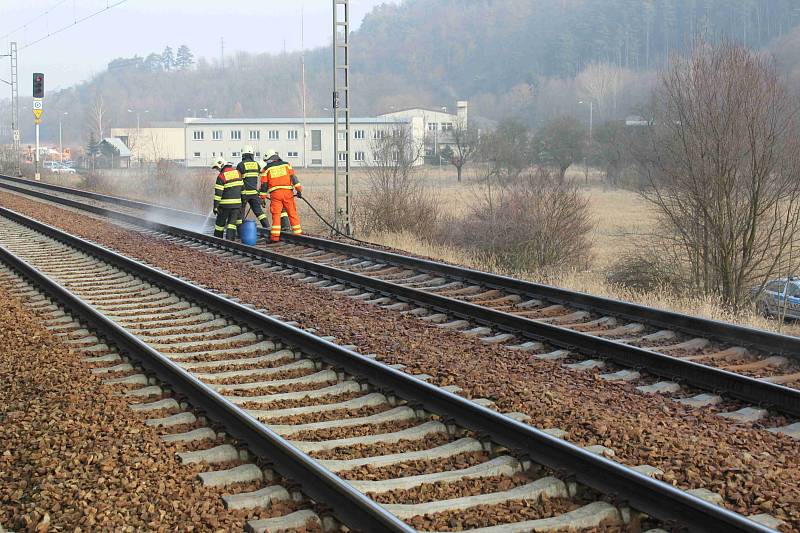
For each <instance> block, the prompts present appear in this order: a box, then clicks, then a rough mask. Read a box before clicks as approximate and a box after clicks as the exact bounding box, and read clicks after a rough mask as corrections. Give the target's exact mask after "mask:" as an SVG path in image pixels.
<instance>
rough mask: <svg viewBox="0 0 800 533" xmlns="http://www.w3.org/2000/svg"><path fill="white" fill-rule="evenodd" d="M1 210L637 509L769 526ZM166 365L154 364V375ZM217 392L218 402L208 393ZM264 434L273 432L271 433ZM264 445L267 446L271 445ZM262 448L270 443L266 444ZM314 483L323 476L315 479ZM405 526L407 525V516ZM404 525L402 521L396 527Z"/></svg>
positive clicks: (734, 527) (221, 413)
mask: <svg viewBox="0 0 800 533" xmlns="http://www.w3.org/2000/svg"><path fill="white" fill-rule="evenodd" d="M0 216H3V217H5V218H7V219H9V220H12V221H14V222H16V223H18V224H20V225H22V226H24V227H27V228H30V229H32V230H34V231H36V232H38V233H41V234H43V235H45V236H48V237H51V238H53V239H55V240H57V241H59V242H61V243H62V244H65V245H67V246H70V247H73V248H75V249H77V250H80V251H81V252H83V253H86V254H88V255H91V256H93V257H96V258H97V259H99V260H101V261H103V262H106V263H108V264H111V265H113V266H115V267H117V268H119V269H121V270H124V271H127V272H129V273H131V274H133V275H135V276H138V277H140V278H142V279H145V280H147V281H148V282H150V283H152V284H154V285H156V286H160V287H162V288H164V289H165V290H168V291H170V292H172V293H174V294H177V295H179V296H181V297H183V298H186V299H187V300H190V301H193V302H195V303H197V304H199V305H202V306H205V307H207V308H209V309H211V310H213V311H215V312H217V313H219V314H221V315H223V316H228V317H231V318H233V319H234V320H236V321H237V322H239V323H243V324H246V325H247V326H248V327H250V328H252V329H254V330H256V331H261V332H264V333H266V334H268V335H271V336H274V337H277V338H279V339H281V340H282V341H283V342H285V343H286V344H288V345H292V346H297V347H298V348H300V349H301V350H302V351H303V352H305V353H307V354H310V355H312V356H314V357H316V358H319V359H321V360H322V361H324V362H325V363H327V364H329V365H331V366H333V367H334V368H337V369H342V370H343V371H345V372H347V373H349V374H351V375H353V376H357V377H362V378H364V379H366V380H367V381H369V382H370V383H372V384H373V385H374V386H376V387H377V388H378V389H379V390H384V391H391V392H392V393H394V394H397V395H398V396H399V397H401V398H404V399H405V400H407V401H409V402H411V403H412V405H418V406H420V407H422V408H424V409H425V410H427V411H429V412H433V413H437V414H439V415H441V416H444V417H446V418H448V419H450V420H452V421H453V422H455V423H456V424H458V425H460V426H462V427H464V428H467V429H470V430H473V431H475V432H477V433H479V434H481V435H486V436H488V437H489V438H491V439H492V441H494V442H496V443H498V444H500V445H502V446H505V447H507V448H508V449H510V450H514V451H515V452H517V453H519V454H520V455H523V456H527V457H529V458H530V459H531V460H532V461H534V462H536V463H538V464H541V465H544V466H546V467H549V468H551V469H553V470H556V471H560V472H565V473H567V474H568V475H570V476H572V477H573V478H574V479H576V480H577V481H578V482H580V483H582V484H584V485H586V486H588V487H591V488H593V489H595V490H597V491H599V492H601V493H604V494H608V495H613V497H614V498H615V499H616V500H617V501H618V502H625V503H627V504H629V505H630V506H631V507H633V508H634V509H636V510H638V511H641V512H644V513H646V514H648V515H650V516H652V517H654V518H656V519H659V520H662V521H666V522H677V523H680V524H683V525H685V526H687V527H689V528H690V530H692V531H714V532H716V531H726V532H738V531H742V532H745V531H747V532H768V531H772V530H771V529H769V528H767V527H765V526H762V525H760V524H757V523H755V522H752V521H751V520H748V519H747V518H746V517H744V516H742V515H739V514H737V513H734V512H731V511H729V510H727V509H724V508H722V507H719V506H717V505H714V504H711V503H709V502H706V501H704V500H701V499H699V498H697V497H694V496H692V495H690V494H688V493H686V492H684V491H682V490H679V489H676V488H675V487H673V486H671V485H669V484H667V483H664V482H661V481H657V480H655V479H652V478H649V477H647V476H645V475H642V474H640V473H638V472H636V471H634V470H632V469H630V468H627V467H625V466H622V465H620V464H618V463H615V462H613V461H610V460H608V459H605V458H604V457H601V456H598V455H595V454H593V453H591V452H587V451H586V450H583V449H582V448H579V447H577V446H575V445H572V444H570V443H568V442H566V441H564V440H561V439H558V438H555V437H552V436H550V435H548V434H547V433H544V432H542V431H539V430H538V429H536V428H534V427H532V426H529V425H527V424H523V423H520V422H517V421H516V420H513V419H511V418H509V417H507V416H504V415H502V414H500V413H497V412H496V411H493V410H491V409H487V408H485V407H482V406H480V405H477V404H475V403H474V402H472V401H470V400H467V399H465V398H462V397H460V396H457V395H455V394H452V393H449V392H447V391H445V390H443V389H441V388H439V387H436V386H434V385H431V384H429V383H426V382H424V381H421V380H418V379H416V378H414V377H412V376H410V375H408V374H405V373H403V372H400V371H397V370H395V369H392V368H390V367H388V366H386V365H384V364H382V363H379V362H377V361H373V360H372V359H370V358H367V357H364V356H362V355H360V354H358V353H355V352H353V351H351V350H348V349H346V348H343V347H341V346H338V345H336V344H333V343H331V342H328V341H326V340H324V339H322V338H320V337H317V336H314V335H311V334H309V333H307V332H305V331H303V330H302V329H299V328H296V327H294V326H290V325H288V324H285V323H283V322H280V321H278V320H276V319H273V318H271V317H269V316H267V315H265V314H262V313H259V312H257V311H254V310H252V309H250V308H248V307H245V306H243V305H241V304H238V303H236V302H233V301H231V300H229V299H227V298H224V297H221V296H219V295H217V294H214V293H212V292H210V291H208V290H206V289H203V288H201V287H198V286H196V285H193V284H191V283H189V282H186V281H183V280H181V279H179V278H176V277H174V276H171V275H169V274H166V273H164V272H161V271H159V270H156V269H154V268H152V267H149V266H147V265H144V264H142V263H140V262H138V261H135V260H133V259H130V258H127V257H125V256H123V255H120V254H118V253H116V252H113V251H111V250H108V249H106V248H103V247H101V246H98V245H96V244H93V243H91V242H88V241H86V240H84V239H81V238H79V237H76V236H73V235H70V234H68V233H65V232H63V231H60V230H57V229H55V228H52V227H50V226H47V225H45V224H42V223H41V222H38V221H35V220H32V219H30V218H27V217H25V216H23V215H21V214H18V213H16V212H14V211H10V210H8V209H5V208H0ZM2 257H3V258H4V259H6V258H7V259H9V260H10V261H13V259H12V258H10V257H9V253H8V252H7V251H5V250H4V251H3V253H2ZM16 265H17V266H21V265H20V263H19V261H17V262H16ZM25 270H26V272H27V274H28V275H34V273H32V272H30V271H31V268H27V269H25ZM36 279H37V282H38V283H41V284H43V286H45V287H46V288H47V289H53V290H54V291H55V293H56V294H58V295H59V296H60V297H61V298H65V299H68V298H69V296H70V295H69V293H67V291H66V290H65V289H63V288H59V287H58V286H57V284H54V283H53V282H52V280H47V279H46V277H44V276H42V275H41V274H38V275H37V277H36ZM48 281H49V284H48ZM72 305H75V306H76V307H77V308H78V309H79V310H80V312H81V313H82V314H83V316H84V318H85V317H86V316H87V315H89V316H91V317H92V318H93V319H94V322H92V323H97V324H99V325H100V328H101V329H103V330H104V332H105V333H106V334H108V335H111V334H115V332H114V331H112V330H111V329H110V328H111V327H112V326H115V324H114V323H113V322H111V321H109V320H108V319H104V318H103V317H98V316H97V314H96V312H94V310H93V309H92V308H91V307H90V306H88V305H87V304H85V303H83V302H82V301H81V300H79V299H77V298H75V297H74V296H72V297H71V299H70V306H72ZM104 328H106V329H104ZM120 343H121V346H122V347H123V348H126V349H135V350H137V352H138V353H147V354H148V357H145V358H144V359H145V361H147V364H152V365H154V366H155V367H156V368H157V369H159V370H160V372H162V373H164V374H166V375H167V376H171V375H173V374H174V376H173V377H176V378H179V381H178V383H179V384H180V385H181V386H183V387H185V388H186V389H187V390H188V392H189V393H191V394H193V396H192V397H190V399H193V400H195V401H198V402H200V406H202V407H203V408H205V409H206V410H207V412H208V413H209V415H211V416H212V418H215V419H222V420H226V417H229V416H232V415H234V416H238V417H239V422H241V423H242V427H241V428H240V430H239V431H241V432H243V433H236V435H237V436H239V437H240V438H245V440H246V437H247V436H248V435H249V434H251V432H254V431H255V430H256V429H258V427H257V426H255V425H254V423H255V421H254V420H252V419H251V418H250V417H249V416H247V415H237V414H236V413H235V412H233V413H232V412H231V409H230V405H229V404H228V402H227V401H225V400H224V399H222V398H221V397H219V395H216V396H214V395H205V392H204V391H203V387H205V386H204V385H202V383H192V380H190V379H188V377H187V376H186V375H185V371H183V370H182V369H180V371H181V372H182V373H183V374H180V375H179V374H178V373H177V372H176V368H175V367H176V366H177V365H174V363H171V362H170V361H169V360H167V359H166V358H164V357H163V356H159V355H160V354H158V353H157V352H153V351H152V350H150V349H149V347H147V346H146V345H144V344H143V343H141V341H139V340H138V339H136V338H135V337H133V336H131V335H130V334H127V332H126V335H123V336H121V337H120ZM142 349H147V350H148V351H147V352H144V351H140V350H142ZM154 356H159V357H154ZM143 362H144V361H143ZM178 368H179V367H178ZM159 370H157V373H158V371H159ZM192 379H194V378H192ZM211 399H213V400H214V401H211ZM262 436H271V435H269V433H266V432H264V433H263V435H262ZM264 446H266V445H265V444H264ZM272 448H274V450H271V451H274V452H275V453H277V454H279V455H278V457H281V458H283V457H287V460H292V461H293V462H292V463H291V464H292V465H293V467H294V468H296V469H297V472H299V474H300V475H301V476H302V475H308V474H309V472H311V476H312V477H311V478H305V479H304V478H303V477H298V474H297V472H295V471H294V470H292V469H290V468H289V467H288V466H286V464H284V463H280V462H276V463H275V467H276V470H278V472H280V473H282V474H284V475H286V476H287V477H290V478H292V479H295V480H296V481H298V482H300V483H301V484H302V486H303V489H304V491H306V493H307V494H308V495H309V496H311V497H312V498H315V499H319V501H323V502H325V503H330V502H331V501H339V502H341V501H342V500H344V501H346V502H350V501H353V502H355V503H357V504H358V505H364V506H366V503H367V502H365V501H364V500H363V499H361V498H358V497H356V495H355V494H353V493H352V492H351V491H350V490H348V489H347V487H349V485H347V484H346V483H345V482H343V481H341V480H339V478H338V477H336V476H334V475H332V474H330V475H328V476H325V477H320V476H321V472H318V471H317V470H316V469H315V468H314V466H315V465H313V464H311V463H313V461H311V460H310V459H308V461H310V463H309V462H306V463H305V464H301V463H302V462H303V461H302V459H301V457H299V456H301V455H303V454H300V452H297V450H296V449H294V448H293V447H291V446H289V445H285V446H280V447H279V446H276V445H273V446H272ZM263 451H267V450H265V449H264V448H262V452H263ZM295 453H296V454H297V455H295ZM281 454H282V455H281ZM272 460H275V457H272ZM312 471H313V472H312ZM320 480H324V481H325V483H319V481H320ZM312 481H313V482H312ZM314 482H316V483H317V484H316V485H315V484H314ZM321 493H323V494H321ZM347 505H348V504H344V505H343V506H334V508H335V509H336V511H337V513H344V514H345V515H347V516H348V517H349V518H355V517H352V516H351V514H353V513H358V515H359V518H360V519H361V520H364V521H368V520H372V521H377V522H379V523H380V524H381V526H380V528H378V529H371V528H369V527H366V528H363V529H364V530H366V531H390V530H391V531H399V530H400V529H388V528H389V527H394V525H393V524H392V523H390V522H388V521H387V520H388V518H387V517H385V516H384V515H382V514H380V513H379V512H378V511H379V510H380V509H382V508H380V506H377V507H378V508H377V509H376V508H375V507H373V506H369V507H359V508H357V509H355V508H348V507H347ZM373 505H377V504H373ZM343 520H344V519H343ZM401 524H402V523H401ZM402 525H403V526H404V527H407V526H405V525H404V524H402ZM397 527H400V526H399V525H397ZM404 531H405V530H404Z"/></svg>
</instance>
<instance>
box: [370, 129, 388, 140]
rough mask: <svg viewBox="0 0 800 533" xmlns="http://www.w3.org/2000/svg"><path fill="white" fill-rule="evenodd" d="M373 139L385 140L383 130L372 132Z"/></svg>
mask: <svg viewBox="0 0 800 533" xmlns="http://www.w3.org/2000/svg"><path fill="white" fill-rule="evenodd" d="M372 138H373V139H384V138H386V131H385V130H375V131H373V132H372Z"/></svg>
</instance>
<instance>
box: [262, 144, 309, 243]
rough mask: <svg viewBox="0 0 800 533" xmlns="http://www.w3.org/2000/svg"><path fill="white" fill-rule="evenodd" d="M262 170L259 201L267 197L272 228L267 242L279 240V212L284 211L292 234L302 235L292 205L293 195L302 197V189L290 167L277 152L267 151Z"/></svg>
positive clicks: (298, 218) (293, 204)
mask: <svg viewBox="0 0 800 533" xmlns="http://www.w3.org/2000/svg"><path fill="white" fill-rule="evenodd" d="M264 161H265V162H266V164H265V165H264V170H262V171H261V199H262V200H266V198H267V195H269V212H270V213H271V214H272V226H271V227H270V231H269V240H270V241H272V242H278V241H280V240H281V211H283V210H284V209H285V210H286V214H288V215H289V223H290V224H291V226H292V233H294V234H295V235H300V234H301V233H303V230H302V228H301V227H300V217H299V216H298V215H297V206H296V205H295V203H294V194H295V193H297V197H298V198H302V197H303V187H302V186H301V185H300V181H299V180H298V179H297V176H296V175H295V173H294V169H293V168H292V165H290V164H289V163H287V162H285V161H283V160H282V159H281V158H280V156H279V155H278V152H276V151H275V150H267V152H266V154H265V155H264Z"/></svg>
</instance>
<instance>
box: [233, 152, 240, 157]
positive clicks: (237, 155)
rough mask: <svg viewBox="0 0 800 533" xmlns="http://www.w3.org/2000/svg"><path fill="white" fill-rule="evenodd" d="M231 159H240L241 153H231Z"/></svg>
mask: <svg viewBox="0 0 800 533" xmlns="http://www.w3.org/2000/svg"><path fill="white" fill-rule="evenodd" d="M231 157H234V158H235V157H239V152H231Z"/></svg>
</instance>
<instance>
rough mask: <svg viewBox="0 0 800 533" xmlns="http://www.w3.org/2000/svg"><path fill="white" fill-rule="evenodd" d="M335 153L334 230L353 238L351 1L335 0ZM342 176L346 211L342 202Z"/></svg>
mask: <svg viewBox="0 0 800 533" xmlns="http://www.w3.org/2000/svg"><path fill="white" fill-rule="evenodd" d="M340 135H341V137H342V139H339V136H340ZM342 141H343V142H344V147H343V148H342V147H340V143H341V142H342ZM333 152H334V154H333V191H334V197H333V210H334V227H336V229H337V230H339V231H341V232H343V233H344V234H345V235H350V234H351V228H350V0H333ZM340 159H341V163H344V165H343V166H344V168H343V169H342V168H340V165H339V163H340ZM340 175H341V177H342V178H344V207H341V206H340V200H339V196H340V195H339V177H340Z"/></svg>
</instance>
